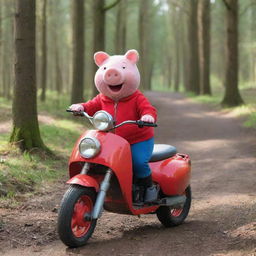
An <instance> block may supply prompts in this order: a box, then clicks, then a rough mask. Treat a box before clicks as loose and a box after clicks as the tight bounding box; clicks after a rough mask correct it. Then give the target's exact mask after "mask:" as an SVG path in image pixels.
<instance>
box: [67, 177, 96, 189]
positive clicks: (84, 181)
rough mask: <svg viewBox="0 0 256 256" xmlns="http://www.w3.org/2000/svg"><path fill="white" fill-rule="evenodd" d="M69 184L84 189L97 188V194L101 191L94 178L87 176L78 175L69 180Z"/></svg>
mask: <svg viewBox="0 0 256 256" xmlns="http://www.w3.org/2000/svg"><path fill="white" fill-rule="evenodd" d="M67 184H76V185H80V186H83V187H92V188H95V191H96V192H98V191H99V184H98V182H97V181H96V180H95V179H94V178H93V177H91V176H89V175H86V174H77V175H76V176H74V177H72V178H71V179H70V180H68V181H67Z"/></svg>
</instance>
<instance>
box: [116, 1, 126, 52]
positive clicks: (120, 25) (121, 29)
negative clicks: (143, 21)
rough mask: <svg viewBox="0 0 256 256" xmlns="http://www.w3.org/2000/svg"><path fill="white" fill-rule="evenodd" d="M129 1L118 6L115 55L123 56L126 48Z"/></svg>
mask: <svg viewBox="0 0 256 256" xmlns="http://www.w3.org/2000/svg"><path fill="white" fill-rule="evenodd" d="M126 9H127V0H122V1H121V2H120V4H119V5H118V11H117V21H116V42H115V53H116V54H123V53H124V51H125V47H126V12H127V10H126Z"/></svg>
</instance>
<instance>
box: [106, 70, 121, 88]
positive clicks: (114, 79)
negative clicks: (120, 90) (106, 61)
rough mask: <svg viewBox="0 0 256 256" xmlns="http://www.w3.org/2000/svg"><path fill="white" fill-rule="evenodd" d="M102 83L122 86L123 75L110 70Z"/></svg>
mask: <svg viewBox="0 0 256 256" xmlns="http://www.w3.org/2000/svg"><path fill="white" fill-rule="evenodd" d="M104 81H105V82H106V83H107V84H110V85H119V84H122V83H123V74H122V73H121V72H120V71H119V70H117V69H114V68H110V69H108V70H107V71H106V72H105V74H104Z"/></svg>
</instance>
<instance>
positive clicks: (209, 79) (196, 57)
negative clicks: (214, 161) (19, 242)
mask: <svg viewBox="0 0 256 256" xmlns="http://www.w3.org/2000/svg"><path fill="white" fill-rule="evenodd" d="M26 24H29V25H26ZM255 25H256V1H254V0H240V1H238V0H215V1H214V0H211V1H210V0H190V1H187V0H94V1H93V0H76V1H70V0H36V1H35V0H16V1H15V0H0V106H1V109H0V142H1V146H0V156H1V164H0V171H1V172H0V196H3V197H6V196H7V197H8V198H13V197H14V196H15V195H17V193H20V192H22V193H23V192H30V191H33V190H34V185H36V184H38V183H39V184H40V183H41V182H42V181H44V180H45V179H46V180H49V179H55V178H56V177H59V176H61V175H63V172H61V173H59V172H56V169H57V170H58V169H59V170H61V169H62V170H63V169H65V167H64V166H65V164H66V160H67V157H68V154H69V153H70V151H71V148H72V145H73V143H74V141H75V139H76V138H77V137H78V135H79V133H80V131H81V129H83V126H82V124H81V123H79V122H78V123H75V122H74V119H72V118H71V117H68V116H67V114H66V113H65V109H66V108H67V107H68V106H69V105H70V104H72V103H76V102H81V101H86V100H89V99H90V98H92V97H93V96H94V95H95V94H96V93H97V91H96V89H95V86H94V82H93V78H94V74H95V71H96V65H95V64H94V61H93V54H94V52H96V51H99V50H103V51H106V52H108V53H109V54H110V55H112V54H124V53H125V52H126V51H127V50H128V49H137V50H138V51H139V53H140V64H139V69H140V72H141V76H142V82H141V89H142V90H144V91H147V90H160V91H170V92H182V93H185V94H186V95H187V96H189V97H192V98H193V99H195V100H198V101H201V102H206V103H210V104H213V106H214V107H216V108H228V111H234V112H236V113H237V114H238V115H245V117H246V119H245V125H246V126H250V127H254V128H255V127H256V111H255V109H256V100H255V98H256V97H255V96H256V30H255ZM23 43H24V44H25V46H24V45H23ZM230 107H232V108H230ZM11 119H12V122H11V121H10V120H11ZM38 119H39V122H40V129H39V124H38ZM11 123H13V125H12V124H11ZM10 142H11V144H10ZM40 148H41V149H42V151H41V150H40V151H39V153H38V149H40ZM56 159H57V160H58V161H56Z"/></svg>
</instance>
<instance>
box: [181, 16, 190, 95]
mask: <svg viewBox="0 0 256 256" xmlns="http://www.w3.org/2000/svg"><path fill="white" fill-rule="evenodd" d="M187 19H188V16H187V14H186V13H185V12H183V13H182V16H181V32H180V33H181V48H182V50H181V55H182V57H181V60H182V78H183V87H184V90H185V91H186V92H188V91H189V77H188V75H189V54H188V42H187V40H186V38H188V35H187V34H188V32H187V29H186V28H187V26H186V24H187V23H188V21H187Z"/></svg>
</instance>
